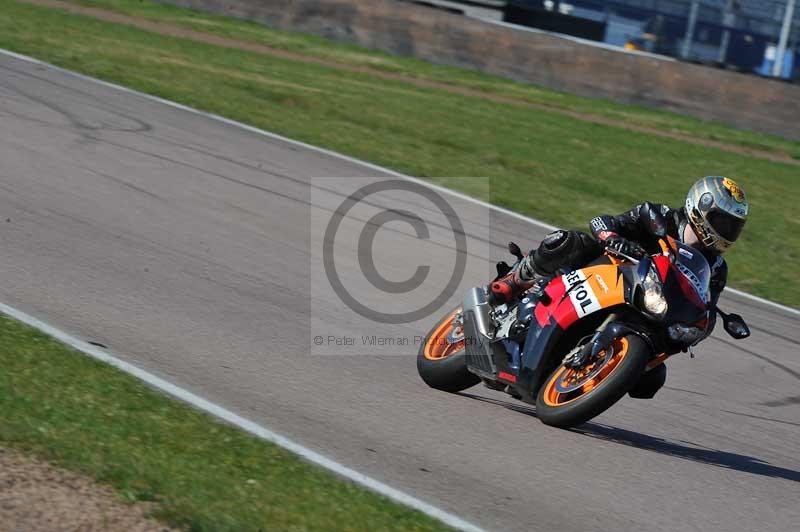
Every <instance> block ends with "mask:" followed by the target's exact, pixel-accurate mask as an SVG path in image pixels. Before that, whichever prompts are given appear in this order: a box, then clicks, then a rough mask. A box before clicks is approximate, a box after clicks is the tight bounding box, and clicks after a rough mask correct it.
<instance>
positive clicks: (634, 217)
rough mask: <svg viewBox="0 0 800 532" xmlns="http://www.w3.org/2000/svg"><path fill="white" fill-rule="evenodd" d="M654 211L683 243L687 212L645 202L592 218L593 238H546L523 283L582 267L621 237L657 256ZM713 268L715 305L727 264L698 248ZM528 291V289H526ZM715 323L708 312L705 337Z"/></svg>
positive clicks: (524, 267) (524, 266)
mask: <svg viewBox="0 0 800 532" xmlns="http://www.w3.org/2000/svg"><path fill="white" fill-rule="evenodd" d="M650 209H653V210H655V211H656V212H657V213H658V214H659V215H661V216H662V217H663V219H664V221H665V222H666V228H667V234H668V235H669V236H671V237H672V238H674V239H675V240H678V241H679V242H682V241H683V235H684V230H685V229H686V224H687V223H688V220H687V218H686V213H685V212H684V209H683V208H681V209H671V208H670V207H668V206H666V205H660V204H657V203H650V202H645V203H642V204H640V205H637V206H636V207H634V208H632V209H631V210H629V211H626V212H624V213H622V214H619V215H617V216H611V215H602V216H598V217H596V218H594V219H592V221H591V223H590V227H591V230H592V234H593V235H594V238H592V237H591V236H589V235H588V234H586V233H584V232H582V231H564V230H557V231H554V232H552V233H550V234H549V235H547V236H546V237H545V238H544V240H542V242H541V243H540V244H539V247H538V248H537V249H535V250H532V251H531V252H530V254H528V256H527V257H525V259H523V260H522V261H521V262H520V264H519V269H518V272H517V274H516V275H518V277H519V279H520V281H518V284H520V283H524V282H531V283H532V282H533V281H534V280H535V279H536V278H537V275H538V276H545V277H546V276H548V275H553V274H554V273H556V272H557V271H559V270H564V269H570V268H580V267H583V266H585V265H586V264H588V263H590V262H591V261H593V260H595V259H597V258H598V257H600V256H601V255H602V253H603V249H604V245H605V244H606V242H604V241H606V240H608V239H613V238H615V237H622V238H625V239H627V240H629V241H631V242H636V243H638V244H640V245H641V246H642V247H643V248H644V249H645V250H646V251H647V252H648V253H651V254H652V253H658V252H660V251H661V248H660V247H659V245H658V237H656V236H655V235H653V234H652V233H650V231H649V230H648V226H647V224H645V223H644V221H643V220H646V219H649V218H650V216H649V215H648V211H649V210H650ZM698 249H699V251H700V252H701V253H703V255H704V256H705V258H706V260H708V264H709V266H711V282H710V285H711V286H710V294H709V297H710V300H711V304H712V305H713V306H716V304H717V300H718V299H719V295H720V294H721V293H722V290H723V289H724V288H725V283H726V282H727V280H728V265H727V263H726V262H725V260H724V259H723V258H722V256H721V255H719V254H718V253H716V252H713V251H709V250H707V249H704V248H702V249H701V248H699V247H698ZM525 288H527V286H525ZM715 324H716V312H710V313H709V323H708V328H707V330H706V336H707V335H709V334H711V331H713V330H714V325H715Z"/></svg>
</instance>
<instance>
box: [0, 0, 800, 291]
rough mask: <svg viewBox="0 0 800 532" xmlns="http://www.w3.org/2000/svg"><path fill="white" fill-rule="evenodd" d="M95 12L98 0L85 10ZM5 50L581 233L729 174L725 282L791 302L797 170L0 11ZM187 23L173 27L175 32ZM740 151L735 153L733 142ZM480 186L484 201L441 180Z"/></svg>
mask: <svg viewBox="0 0 800 532" xmlns="http://www.w3.org/2000/svg"><path fill="white" fill-rule="evenodd" d="M95 3H97V2H95ZM102 5H106V6H112V7H114V8H115V9H120V10H123V11H125V12H128V13H133V14H137V15H141V16H147V17H149V18H154V19H159V20H163V21H166V22H171V23H176V24H177V23H180V24H189V25H192V26H193V27H198V28H201V27H202V28H203V29H205V30H206V31H214V32H217V33H220V34H225V35H229V36H233V35H235V36H237V37H240V38H245V39H248V40H252V41H256V42H262V43H265V44H270V45H272V46H277V47H283V48H285V49H291V50H294V51H298V50H300V51H303V50H304V53H307V54H311V55H318V56H325V57H334V58H337V60H342V61H350V62H356V63H364V62H369V64H372V65H373V66H377V67H378V68H383V69H399V70H400V71H402V72H405V73H409V74H411V75H414V76H417V77H423V78H431V79H439V80H448V82H451V83H454V84H479V85H481V86H484V87H488V88H487V90H493V91H496V92H502V91H518V92H519V93H521V94H524V95H525V97H526V98H528V97H529V98H532V99H536V98H542V99H545V100H547V101H549V102H561V103H559V105H563V106H565V107H568V108H570V109H574V110H579V111H580V110H582V109H591V110H592V111H593V112H598V113H617V114H619V115H620V116H622V115H624V116H625V117H627V119H629V120H632V121H634V122H637V123H639V122H641V121H651V124H656V125H658V127H663V128H664V129H672V128H678V129H681V130H686V131H690V132H693V133H692V134H696V135H697V136H701V137H702V136H705V135H714V136H715V137H719V138H721V139H724V140H726V141H728V142H740V143H741V144H743V145H744V144H748V145H758V146H760V147H762V148H764V149H773V150H779V151H787V152H792V153H797V150H798V144H797V143H792V142H789V141H784V140H780V139H776V138H773V137H767V136H765V135H758V134H755V133H747V132H739V131H737V130H735V129H732V128H727V127H724V126H720V125H707V124H704V123H702V122H699V121H693V120H690V119H686V118H682V117H678V116H676V115H670V114H667V113H660V112H656V111H648V110H644V109H641V108H634V107H625V106H620V105H615V104H610V103H608V102H601V101H595V100H586V99H581V98H576V97H572V96H566V95H562V94H558V93H554V92H550V91H543V90H540V89H537V88H535V87H530V86H525V85H521V84H515V83H512V82H508V81H504V80H500V79H497V78H491V77H488V76H482V75H480V74H476V73H472V72H468V71H462V70H457V69H452V68H444V67H438V66H433V65H429V64H425V63H421V62H418V61H413V60H408V59H398V58H392V57H390V56H387V55H385V54H380V53H376V52H371V51H367V50H363V49H358V48H355V47H349V46H342V45H335V44H331V43H328V42H326V41H323V40H321V39H315V38H312V37H306V36H300V35H293V34H289V33H282V32H276V31H273V30H270V29H267V28H263V27H261V26H257V25H255V24H250V23H246V22H241V21H236V20H228V19H223V18H218V17H211V16H207V15H201V14H198V13H194V12H191V11H187V10H182V9H177V8H172V7H164V6H160V5H156V4H152V3H150V2H141V3H137V2H131V1H129V0H115V1H113V2H112V1H111V0H106V1H103V2H102ZM0 9H2V12H3V14H4V16H3V17H2V18H0V46H3V47H5V48H9V49H12V50H15V51H18V52H21V53H26V54H30V55H33V56H36V57H40V58H42V59H44V60H46V61H49V62H52V63H55V64H58V65H60V66H64V67H67V68H70V69H74V70H77V71H80V72H83V73H86V74H89V75H93V76H97V77H100V78H103V79H107V80H110V81H114V82H117V83H120V84H123V85H127V86H130V87H133V88H136V89H139V90H142V91H144V92H149V93H151V94H156V95H158V96H162V97H165V98H169V99H171V100H175V101H179V102H181V103H185V104H187V105H190V106H193V107H196V108H199V109H204V110H207V111H211V112H214V113H218V114H221V115H224V116H228V117H231V118H233V119H236V120H240V121H243V122H247V123H250V124H253V125H255V126H258V127H262V128H265V129H269V130H271V131H275V132H278V133H281V134H284V135H287V136H290V137H293V138H296V139H299V140H302V141H305V142H310V143H313V144H316V145H320V146H324V147H327V148H331V149H334V150H338V151H341V152H343V153H347V154H349V155H353V156H356V157H359V158H362V159H366V160H369V161H371V162H374V163H377V164H381V165H385V166H388V167H390V168H394V169H396V170H399V171H402V172H407V173H409V174H413V175H418V176H421V177H425V178H428V179H430V180H431V181H435V182H437V183H441V184H444V185H447V186H450V187H452V188H456V189H460V190H463V191H465V192H467V193H471V194H474V195H476V196H479V197H482V198H483V199H488V200H490V201H492V202H494V203H496V204H499V205H502V206H505V207H508V208H511V209H514V210H516V211H519V212H523V213H526V214H530V215H533V216H536V217H538V218H540V219H543V220H545V221H548V222H550V223H553V224H556V225H562V226H569V227H583V228H585V227H586V224H587V221H588V220H589V219H590V218H591V217H592V216H594V215H596V214H598V213H604V212H605V213H613V212H621V211H622V210H624V209H627V208H629V207H630V206H632V205H634V204H635V203H638V202H640V201H642V200H644V199H648V200H651V201H658V202H665V203H670V204H673V205H680V204H681V202H682V199H683V195H684V193H685V191H686V189H687V188H688V186H689V185H690V184H691V182H693V180H694V179H696V178H697V177H699V176H702V175H706V174H726V175H729V176H730V177H733V178H735V179H737V181H739V182H740V184H741V185H742V186H743V187H744V189H745V190H746V191H747V193H748V195H749V197H750V200H751V204H752V217H751V221H750V222H749V223H748V227H747V229H746V230H745V233H744V236H743V238H742V240H741V242H740V243H739V244H738V245H737V246H736V247H735V248H734V249H733V250H732V251H731V252H730V254H729V261H730V265H731V275H730V284H731V285H732V286H735V287H737V288H740V289H744V290H747V291H749V292H751V293H754V294H758V295H761V296H764V297H768V298H770V299H773V300H776V301H779V302H782V303H786V304H789V305H793V306H799V305H800V283H798V282H797V273H796V272H797V269H796V267H795V265H796V264H797V262H798V261H799V260H800V236H798V235H800V219H798V216H797V214H796V212H797V209H796V198H797V197H798V192H800V182H798V180H797V173H798V168H797V167H795V166H791V165H785V164H779V163H774V162H770V161H766V160H764V159H758V158H753V157H748V156H745V155H742V154H737V153H729V152H723V151H720V150H717V149H713V148H708V147H704V146H699V145H696V144H690V143H686V142H681V141H676V140H670V139H664V138H659V137H656V136H652V135H646V134H642V133H636V132H632V131H629V130H626V129H623V128H619V127H610V126H602V125H597V124H590V123H586V122H581V121H576V120H573V119H570V118H568V117H565V116H564V115H562V114H558V113H552V112H545V111H540V110H536V109H530V108H520V107H517V106H511V105H506V104H501V103H494V102H491V101H488V100H486V99H485V98H478V97H469V96H462V95H458V94H453V93H451V92H447V91H442V90H438V89H428V88H419V87H416V86H413V85H411V84H409V83H406V82H403V81H387V80H385V79H380V78H377V77H375V76H374V75H370V74H369V73H352V72H346V71H342V70H341V69H337V68H332V67H326V66H320V65H311V64H307V63H301V62H297V61H291V60H286V59H278V58H275V57H270V56H265V55H260V54H255V53H250V52H245V51H240V50H232V49H225V48H220V47H216V46H212V45H206V44H201V43H196V42H190V41H187V40H185V39H178V38H172V37H166V36H162V35H158V34H154V33H148V32H145V31H141V30H137V29H133V28H130V27H125V26H120V25H115V24H110V23H107V22H102V21H99V20H97V19H92V18H88V17H81V16H74V15H69V14H66V13H64V12H63V11H59V10H55V9H45V8H39V7H33V6H30V5H26V4H22V3H18V2H15V1H13V0H0ZM181 21H182V22H181ZM737 139H738V140H737ZM465 175H466V176H487V177H489V178H490V180H491V193H490V194H489V195H487V194H485V192H484V191H479V190H470V189H469V186H468V185H467V183H468V181H463V180H459V179H458V177H446V176H465Z"/></svg>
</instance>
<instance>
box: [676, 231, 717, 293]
mask: <svg viewBox="0 0 800 532" xmlns="http://www.w3.org/2000/svg"><path fill="white" fill-rule="evenodd" d="M675 251H676V253H675V267H676V268H677V269H678V271H679V272H681V273H682V274H683V276H684V277H686V279H688V280H689V283H690V284H691V285H692V287H694V289H695V291H696V292H697V295H699V296H700V299H702V300H703V301H704V302H705V303H708V302H709V283H710V281H711V267H710V266H709V265H708V261H707V260H706V258H705V257H704V256H703V254H702V253H700V252H699V251H697V250H696V249H694V248H692V247H689V246H687V245H686V244H681V243H680V242H675Z"/></svg>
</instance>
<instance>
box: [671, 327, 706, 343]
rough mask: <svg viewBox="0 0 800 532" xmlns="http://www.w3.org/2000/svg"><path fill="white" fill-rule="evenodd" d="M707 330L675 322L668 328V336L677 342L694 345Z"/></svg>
mask: <svg viewBox="0 0 800 532" xmlns="http://www.w3.org/2000/svg"><path fill="white" fill-rule="evenodd" d="M704 333H705V331H704V330H703V329H700V328H698V327H692V326H691V325H685V324H683V323H675V324H673V325H670V326H669V327H668V328H667V336H669V339H670V340H672V341H673V342H675V343H679V344H684V345H694V344H695V343H697V341H698V340H700V338H702V336H703V334H704Z"/></svg>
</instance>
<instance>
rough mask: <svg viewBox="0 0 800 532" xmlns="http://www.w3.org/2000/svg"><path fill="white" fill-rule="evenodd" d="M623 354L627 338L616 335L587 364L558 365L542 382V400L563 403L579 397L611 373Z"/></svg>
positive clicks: (553, 404)
mask: <svg viewBox="0 0 800 532" xmlns="http://www.w3.org/2000/svg"><path fill="white" fill-rule="evenodd" d="M609 350H610V352H609ZM627 354H628V340H627V338H617V339H616V340H614V341H613V342H612V343H611V345H610V346H609V348H608V349H606V350H605V351H602V352H601V353H599V355H601V356H602V357H601V358H598V359H597V360H596V361H594V362H592V363H591V364H588V365H586V366H584V367H582V368H577V369H575V368H568V367H566V366H563V365H562V366H560V367H559V368H558V369H557V370H556V371H555V372H553V374H552V375H550V377H549V378H548V379H547V382H546V383H545V385H544V394H543V395H544V402H545V404H546V405H547V406H563V405H565V404H568V403H571V402H573V401H576V400H577V399H580V398H581V397H583V396H584V395H586V394H588V393H589V392H591V391H592V390H594V389H595V388H597V386H599V385H600V383H602V382H603V381H604V380H605V379H606V378H608V376H609V375H611V374H612V373H614V370H616V369H617V368H618V367H619V363H620V362H621V361H622V359H623V358H625V355H627ZM564 390H569V391H564Z"/></svg>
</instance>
